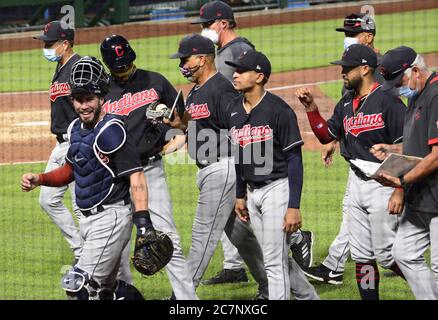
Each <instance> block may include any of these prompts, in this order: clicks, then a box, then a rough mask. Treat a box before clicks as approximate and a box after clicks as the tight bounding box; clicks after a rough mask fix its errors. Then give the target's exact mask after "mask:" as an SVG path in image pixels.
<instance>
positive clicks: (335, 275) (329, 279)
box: [303, 264, 344, 285]
mask: <svg viewBox="0 0 438 320" xmlns="http://www.w3.org/2000/svg"><path fill="white" fill-rule="evenodd" d="M303 272H304V274H305V275H306V276H307V277H309V278H311V279H313V280H316V281H319V282H325V283H329V284H334V285H340V284H342V281H343V280H344V273H343V272H335V271H333V270H331V269H329V268H327V267H326V266H325V265H323V264H320V265H319V266H316V267H310V268H308V269H306V270H303Z"/></svg>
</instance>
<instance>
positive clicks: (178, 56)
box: [169, 52, 190, 59]
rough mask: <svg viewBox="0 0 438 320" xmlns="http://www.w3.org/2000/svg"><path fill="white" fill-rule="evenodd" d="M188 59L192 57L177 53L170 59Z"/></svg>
mask: <svg viewBox="0 0 438 320" xmlns="http://www.w3.org/2000/svg"><path fill="white" fill-rule="evenodd" d="M187 57H190V55H188V54H184V53H181V52H177V53H174V54H172V55H170V57H169V58H170V59H180V58H187Z"/></svg>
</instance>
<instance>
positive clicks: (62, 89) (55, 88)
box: [50, 81, 70, 102]
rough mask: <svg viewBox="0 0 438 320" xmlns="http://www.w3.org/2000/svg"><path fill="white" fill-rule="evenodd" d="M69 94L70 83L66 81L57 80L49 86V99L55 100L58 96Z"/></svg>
mask: <svg viewBox="0 0 438 320" xmlns="http://www.w3.org/2000/svg"><path fill="white" fill-rule="evenodd" d="M69 95H70V85H69V84H68V82H64V83H59V82H58V81H56V82H54V83H53V84H52V85H51V86H50V101H52V102H55V100H56V99H58V98H59V97H64V96H69Z"/></svg>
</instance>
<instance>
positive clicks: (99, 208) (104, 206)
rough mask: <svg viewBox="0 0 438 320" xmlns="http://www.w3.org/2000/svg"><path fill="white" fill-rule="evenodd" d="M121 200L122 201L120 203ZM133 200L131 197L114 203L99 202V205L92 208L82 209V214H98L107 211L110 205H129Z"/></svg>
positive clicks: (86, 215)
mask: <svg viewBox="0 0 438 320" xmlns="http://www.w3.org/2000/svg"><path fill="white" fill-rule="evenodd" d="M119 202H120V203H119ZM130 202H131V200H130V199H129V198H125V199H123V200H119V201H116V202H113V203H107V204H99V205H98V206H97V207H95V208H93V209H90V210H81V212H82V214H83V215H84V216H85V217H89V216H92V215H95V214H98V213H100V212H103V211H105V209H107V208H108V207H111V206H114V205H115V204H119V205H122V204H123V205H125V206H126V205H127V204H129V203H130Z"/></svg>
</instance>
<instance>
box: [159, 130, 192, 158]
mask: <svg viewBox="0 0 438 320" xmlns="http://www.w3.org/2000/svg"><path fill="white" fill-rule="evenodd" d="M185 144H186V136H185V135H176V136H175V137H174V138H173V139H172V140H170V141H169V142H168V143H167V144H165V145H164V146H163V150H162V151H161V155H163V156H165V155H166V154H170V153H172V152H176V151H178V150H180V149H181V148H183V147H184V145H185Z"/></svg>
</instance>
